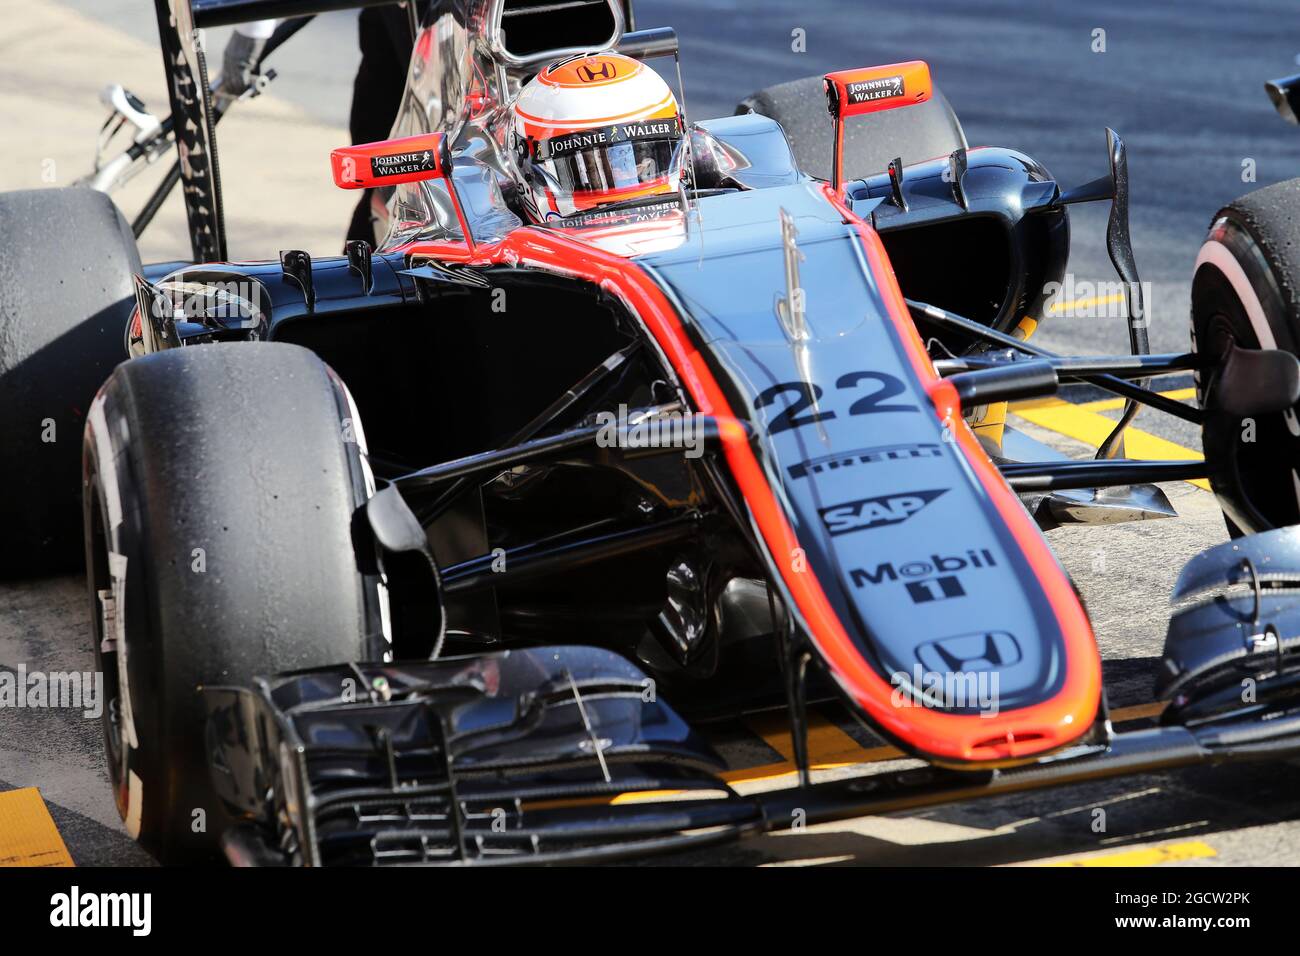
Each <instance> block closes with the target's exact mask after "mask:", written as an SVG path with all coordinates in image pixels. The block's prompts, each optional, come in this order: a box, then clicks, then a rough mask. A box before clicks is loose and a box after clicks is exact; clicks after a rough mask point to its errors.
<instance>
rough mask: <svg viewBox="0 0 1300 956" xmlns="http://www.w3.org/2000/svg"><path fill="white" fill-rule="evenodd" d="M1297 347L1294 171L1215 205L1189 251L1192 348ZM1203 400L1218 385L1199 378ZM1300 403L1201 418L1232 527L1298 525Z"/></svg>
mask: <svg viewBox="0 0 1300 956" xmlns="http://www.w3.org/2000/svg"><path fill="white" fill-rule="evenodd" d="M1229 344H1232V345H1235V346H1236V347H1238V348H1244V349H1260V348H1265V349H1273V348H1277V349H1284V350H1286V351H1288V352H1290V353H1292V354H1293V355H1294V354H1300V179H1292V180H1288V181H1287V182H1283V183H1278V184H1277V185H1274V186H1267V187H1265V188H1263V189H1258V190H1255V191H1254V192H1252V193H1248V194H1247V195H1245V196H1243V197H1241V198H1240V199H1238V200H1237V201H1236V202H1233V203H1232V204H1231V205H1229V206H1226V207H1225V208H1223V209H1221V210H1219V212H1218V213H1217V214H1216V215H1215V217H1214V221H1213V223H1212V224H1211V226H1210V232H1209V235H1208V236H1207V237H1206V240H1205V244H1204V245H1203V246H1202V247H1201V250H1200V253H1199V254H1198V255H1197V257H1196V267H1195V274H1194V275H1193V278H1192V347H1193V348H1194V349H1195V350H1196V351H1197V352H1199V353H1201V354H1203V355H1207V356H1218V355H1222V354H1223V353H1224V351H1225V349H1226V348H1227V347H1228V345H1229ZM1197 387H1198V395H1199V398H1200V399H1201V402H1202V404H1203V405H1206V406H1207V407H1212V406H1214V404H1215V400H1216V396H1215V390H1216V388H1218V387H1220V383H1219V379H1218V377H1217V376H1216V374H1215V369H1214V368H1213V367H1210V368H1206V369H1203V370H1202V371H1201V372H1200V373H1199V374H1198V376H1197ZM1298 411H1300V409H1297V408H1289V409H1287V410H1286V411H1283V412H1277V413H1274V414H1271V415H1261V416H1258V417H1257V418H1247V419H1239V418H1232V417H1230V416H1226V415H1224V414H1210V415H1208V416H1207V419H1206V422H1205V425H1204V427H1203V429H1202V439H1203V443H1204V446H1205V454H1206V457H1207V458H1208V459H1209V460H1210V461H1211V462H1212V463H1213V464H1214V466H1215V474H1214V476H1213V477H1212V479H1211V481H1212V485H1213V487H1214V490H1215V493H1216V494H1217V495H1218V498H1219V502H1220V504H1221V506H1222V507H1223V511H1224V516H1225V518H1226V519H1227V522H1228V528H1229V531H1230V532H1232V533H1233V534H1234V535H1238V534H1241V533H1252V532H1256V531H1265V530H1268V529H1270V528H1279V527H1285V526H1288V525H1294V524H1297V523H1300V416H1298V415H1297V412H1298Z"/></svg>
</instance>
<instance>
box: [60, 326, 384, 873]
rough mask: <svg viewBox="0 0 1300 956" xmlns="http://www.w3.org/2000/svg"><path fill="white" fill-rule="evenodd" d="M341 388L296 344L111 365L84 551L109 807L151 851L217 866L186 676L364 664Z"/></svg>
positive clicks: (353, 438) (365, 592)
mask: <svg viewBox="0 0 1300 956" xmlns="http://www.w3.org/2000/svg"><path fill="white" fill-rule="evenodd" d="M361 434H362V433H361V428H360V423H359V422H358V421H356V415H355V412H354V411H352V406H351V402H350V400H349V398H348V395H347V392H346V390H345V389H344V387H343V385H342V383H341V382H340V381H339V380H338V378H337V377H336V376H335V375H334V373H333V372H332V371H330V370H329V369H328V368H327V367H326V366H325V365H324V363H322V362H321V361H320V360H319V359H318V358H317V357H316V356H315V355H313V354H312V353H310V352H308V351H307V350H305V349H301V348H298V347H297V346H290V345H280V344H267V343H257V344H253V343H238V344H234V343H232V344H218V345H201V346H191V347H187V348H181V349H176V350H173V351H166V352H161V353H158V354H155V355H150V356H146V357H144V358H139V359H134V360H132V361H129V362H126V363H124V364H122V365H120V366H119V367H118V368H117V369H116V370H115V371H114V372H113V374H112V375H111V376H110V377H109V379H108V381H107V382H106V383H105V384H104V386H103V388H102V389H101V390H100V391H99V394H98V395H97V396H96V397H95V400H94V402H93V403H92V405H91V407H90V411H89V415H88V420H87V424H86V429H85V437H84V444H83V484H84V522H85V539H86V564H87V576H88V581H89V590H90V600H91V606H92V620H93V641H94V651H95V655H96V664H97V666H98V669H99V670H100V672H101V673H103V674H104V675H105V684H106V697H107V701H106V706H105V708H104V718H103V720H104V731H105V743H106V749H107V755H108V764H109V767H108V769H109V775H110V778H111V781H112V785H113V788H114V791H115V794H116V799H117V806H118V810H119V812H120V813H121V815H122V819H123V820H124V821H125V823H126V826H127V828H128V830H129V831H130V833H131V834H132V836H134V837H135V838H136V839H138V840H139V841H140V843H141V844H142V845H144V847H145V848H146V849H147V850H149V851H150V852H151V853H152V854H153V855H154V856H156V857H157V858H158V859H160V860H162V861H164V862H185V861H197V860H209V859H215V858H216V855H217V841H218V838H219V836H220V834H221V832H222V830H223V829H224V828H225V827H226V826H227V824H228V823H229V819H228V815H227V811H226V810H225V808H224V807H223V806H222V805H221V804H220V802H219V801H218V800H217V798H216V797H215V796H214V792H213V788H212V785H211V783H210V780H211V776H210V771H209V767H208V761H207V756H206V747H205V740H204V738H205V725H206V712H205V708H204V705H203V699H202V694H201V692H200V688H201V687H202V686H205V685H208V686H211V685H241V684H243V685H246V684H247V683H248V682H249V681H250V680H251V679H252V678H253V677H255V676H258V675H267V676H269V675H271V674H274V673H276V672H278V671H284V670H291V669H299V668H307V667H316V666H322V665H327V664H338V663H340V662H345V661H352V660H364V659H371V658H374V657H375V656H376V655H377V654H380V653H382V651H383V640H384V638H383V631H382V625H381V615H380V594H379V585H378V582H377V580H376V579H375V578H374V577H372V576H371V575H368V574H366V573H363V571H362V570H360V569H359V564H358V560H357V556H356V554H355V553H354V548H353V541H352V533H351V522H352V518H353V514H354V512H355V511H356V509H357V507H358V506H360V505H361V504H363V503H364V502H365V500H366V498H367V494H368V480H367V474H366V471H365V466H364V446H363V439H362V438H361Z"/></svg>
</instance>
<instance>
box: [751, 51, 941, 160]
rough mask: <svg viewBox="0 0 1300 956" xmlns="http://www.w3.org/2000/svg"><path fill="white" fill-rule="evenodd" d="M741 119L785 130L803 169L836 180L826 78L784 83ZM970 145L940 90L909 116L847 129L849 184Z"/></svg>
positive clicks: (884, 115) (888, 115)
mask: <svg viewBox="0 0 1300 956" xmlns="http://www.w3.org/2000/svg"><path fill="white" fill-rule="evenodd" d="M736 112H737V113H761V114H762V115H763V116H767V117H770V118H771V119H774V120H776V121H777V122H778V123H780V124H781V128H782V129H784V130H785V136H786V139H788V140H789V141H790V148H791V149H793V150H794V156H795V160H796V161H797V162H798V164H799V168H800V169H802V170H803V171H804V172H805V173H807V174H808V175H810V176H815V177H817V178H818V179H830V176H831V157H832V154H833V149H834V142H833V138H832V133H831V121H830V117H829V115H828V114H827V112H826V93H825V91H824V89H823V86H822V78H821V77H820V76H806V77H804V78H803V79H799V80H791V81H790V82H788V83H778V84H777V85H776V86H769V87H767V88H766V89H762V90H759V91H758V92H757V93H754V94H753V95H752V96H749V97H747V98H746V99H744V100H742V101H741V102H740V105H739V106H737V107H736ZM965 145H966V134H965V133H963V132H962V128H961V123H960V122H958V120H957V115H956V114H955V113H954V112H953V110H952V107H951V106H949V105H948V100H947V99H946V98H945V97H944V95H943V94H942V93H941V92H939V87H938V86H937V85H936V86H935V87H934V94H933V96H931V97H930V99H929V101H928V102H925V103H921V104H919V105H917V106H909V107H908V108H907V109H904V110H884V111H882V112H879V113H871V114H868V115H867V116H862V117H854V118H853V119H851V120H849V121H848V122H847V123H845V125H844V178H845V180H846V181H848V180H852V179H861V178H863V177H865V176H872V175H875V174H876V173H882V172H884V171H885V170H886V169H887V168H888V167H889V163H890V160H892V159H894V158H895V157H899V156H901V157H902V159H903V162H904V163H905V164H911V163H916V162H920V161H921V160H924V159H933V158H935V157H936V156H947V155H948V154H949V153H951V152H952V151H953V150H954V149H957V148H958V147H959V146H965Z"/></svg>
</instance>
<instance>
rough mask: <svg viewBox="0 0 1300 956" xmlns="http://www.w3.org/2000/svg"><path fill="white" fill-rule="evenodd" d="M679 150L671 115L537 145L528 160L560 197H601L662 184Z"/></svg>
mask: <svg viewBox="0 0 1300 956" xmlns="http://www.w3.org/2000/svg"><path fill="white" fill-rule="evenodd" d="M680 145H681V125H680V123H679V120H678V118H677V117H676V116H673V117H670V118H668V119H659V120H642V121H639V122H635V123H622V124H617V125H615V126H609V127H605V128H602V129H592V130H583V131H581V132H576V133H568V134H566V135H563V136H556V137H553V138H550V139H542V140H538V141H537V144H536V150H535V153H534V155H533V157H532V159H533V164H534V167H535V168H536V169H538V170H539V171H541V172H542V173H543V174H544V176H545V178H546V179H548V180H549V181H550V183H551V186H552V188H554V189H557V190H559V191H560V192H562V193H568V194H570V195H576V194H582V193H606V192H614V191H618V190H624V189H630V188H633V187H636V186H644V185H648V184H651V183H656V182H659V181H662V180H664V179H665V178H666V177H668V176H669V175H670V174H671V173H672V172H673V171H674V170H675V168H676V165H677V163H678V162H679V151H678V148H679V146H680Z"/></svg>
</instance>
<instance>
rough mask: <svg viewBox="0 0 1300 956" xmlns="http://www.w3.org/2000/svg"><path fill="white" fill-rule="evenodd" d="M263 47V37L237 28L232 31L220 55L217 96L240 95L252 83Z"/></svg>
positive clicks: (234, 97)
mask: <svg viewBox="0 0 1300 956" xmlns="http://www.w3.org/2000/svg"><path fill="white" fill-rule="evenodd" d="M264 49H266V39H265V38H263V37H250V36H245V35H244V34H242V33H240V32H239V31H238V30H236V31H235V32H234V33H232V34H231V35H230V42H228V43H227V44H226V51H225V53H223V54H222V57H221V84H220V85H219V86H218V87H217V96H219V97H223V98H227V99H236V98H238V97H240V96H242V95H243V94H244V93H245V92H246V91H247V90H248V88H249V87H250V86H252V85H253V80H254V78H255V77H256V75H257V74H256V67H257V61H258V60H259V59H261V56H262V51H263V50H264Z"/></svg>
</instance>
